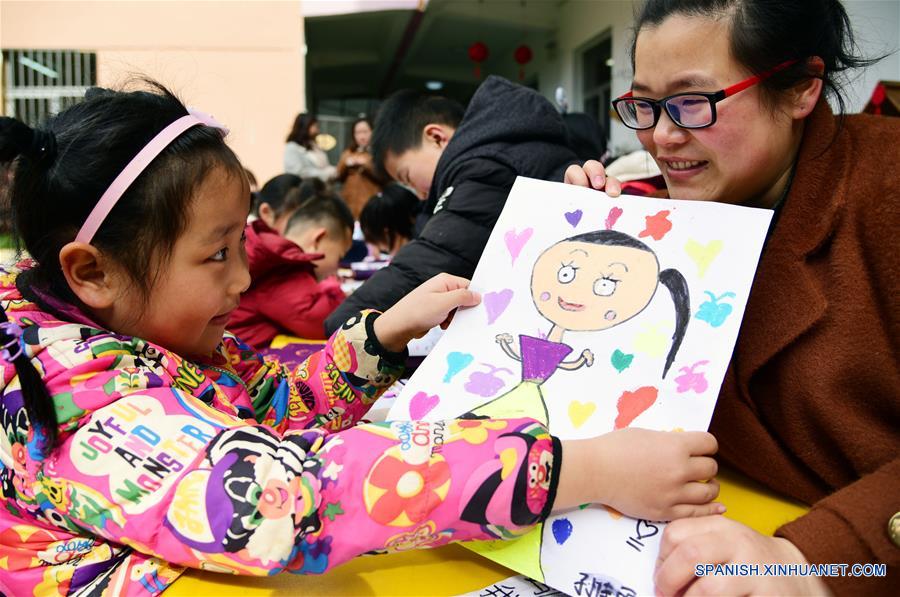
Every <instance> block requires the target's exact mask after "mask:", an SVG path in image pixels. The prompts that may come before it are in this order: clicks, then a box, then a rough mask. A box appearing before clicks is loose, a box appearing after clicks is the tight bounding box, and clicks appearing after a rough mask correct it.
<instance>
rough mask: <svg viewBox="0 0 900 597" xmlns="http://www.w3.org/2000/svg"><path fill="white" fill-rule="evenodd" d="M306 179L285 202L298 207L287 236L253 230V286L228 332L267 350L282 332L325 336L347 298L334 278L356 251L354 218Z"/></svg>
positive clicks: (257, 226)
mask: <svg viewBox="0 0 900 597" xmlns="http://www.w3.org/2000/svg"><path fill="white" fill-rule="evenodd" d="M313 180H314V182H313V181H306V182H304V183H303V184H301V185H300V187H299V188H297V189H294V190H293V191H291V192H290V193H289V194H288V198H287V200H286V201H285V202H286V203H290V204H298V205H299V207H297V208H296V209H295V210H294V212H293V213H292V214H291V216H290V219H289V220H288V222H287V224H286V225H285V235H284V236H281V235H279V234H278V233H277V232H275V231H274V230H272V229H271V228H269V227H268V226H266V225H265V224H264V223H263V222H261V221H256V222H253V223H252V224H250V225H249V226H248V227H247V231H246V236H247V240H246V243H245V247H246V250H247V261H248V263H249V267H250V279H251V282H250V287H249V288H248V289H247V290H246V291H245V292H244V293H243V294H242V295H241V304H240V305H239V306H238V308H237V309H235V310H234V311H233V312H232V313H231V317H230V318H229V320H228V329H229V330H230V331H232V332H234V334H235V335H237V336H238V337H240V338H241V339H242V340H243V341H245V342H247V343H248V344H250V345H252V346H254V347H256V348H257V349H263V348H266V347H268V346H269V344H270V343H271V342H272V339H273V338H274V337H275V336H277V335H278V334H292V335H295V336H300V337H302V338H310V339H323V338H325V337H326V336H325V326H324V324H325V318H326V317H327V316H328V315H330V314H331V312H332V311H334V310H335V308H337V306H338V305H340V304H341V302H342V301H343V300H344V292H343V291H342V290H341V287H340V284H339V283H338V281H337V279H336V278H334V274H335V273H336V272H337V267H338V261H339V260H340V258H341V256H342V255H344V253H346V252H347V250H348V249H349V248H350V242H351V240H350V236H351V234H352V233H353V216H352V215H350V210H349V209H348V208H347V206H346V204H344V202H343V201H342V200H341V199H340V198H339V197H337V196H335V195H333V194H330V193H328V192H327V191H326V190H325V188H324V187H323V186H321V185H322V183H321V182H320V181H318V180H317V179H313Z"/></svg>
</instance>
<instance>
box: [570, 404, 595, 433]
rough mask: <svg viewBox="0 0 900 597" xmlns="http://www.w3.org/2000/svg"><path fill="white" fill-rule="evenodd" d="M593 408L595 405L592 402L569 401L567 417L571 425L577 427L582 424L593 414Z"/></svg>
mask: <svg viewBox="0 0 900 597" xmlns="http://www.w3.org/2000/svg"><path fill="white" fill-rule="evenodd" d="M595 410H597V405H596V404H594V403H593V402H587V403H582V402H578V401H577V400H573V401H572V402H570V403H569V419H570V420H571V421H572V426H573V427H575V429H578V428H579V427H581V426H582V425H584V422H585V421H587V420H588V418H590V416H591V415H592V414H594V411H595Z"/></svg>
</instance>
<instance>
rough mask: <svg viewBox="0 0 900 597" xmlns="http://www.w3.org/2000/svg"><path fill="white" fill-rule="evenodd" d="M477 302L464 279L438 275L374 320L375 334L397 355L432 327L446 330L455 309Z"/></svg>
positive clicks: (479, 297)
mask: <svg viewBox="0 0 900 597" xmlns="http://www.w3.org/2000/svg"><path fill="white" fill-rule="evenodd" d="M480 302H481V296H480V295H479V294H478V293H477V292H473V291H471V290H469V281H468V280H466V279H465V278H460V277H458V276H451V275H450V274H438V275H436V276H435V277H433V278H431V279H430V280H428V281H427V282H425V283H423V284H422V285H421V286H419V287H418V288H416V289H415V290H413V291H412V292H410V293H409V294H407V295H406V296H405V297H403V298H402V299H400V301H399V302H398V303H397V304H396V305H394V306H393V307H391V308H390V309H388V310H387V311H385V312H384V313H382V314H381V315H380V316H379V317H378V319H376V320H375V325H374V328H375V335H376V336H377V337H378V341H379V342H381V345H382V346H384V347H385V348H386V349H388V350H390V351H392V352H399V351H401V350H403V349H404V348H405V347H406V345H407V344H408V343H409V341H410V340H412V339H413V338H421V337H422V336H424V335H425V334H427V333H428V330H430V329H431V328H433V327H434V326H436V325H440V326H441V328H442V329H447V326H448V325H450V320H451V319H453V314H454V313H455V312H456V309H457V308H459V307H474V306H475V305H477V304H478V303H480Z"/></svg>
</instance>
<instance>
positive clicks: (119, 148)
mask: <svg viewBox="0 0 900 597" xmlns="http://www.w3.org/2000/svg"><path fill="white" fill-rule="evenodd" d="M144 83H145V84H146V85H147V86H148V87H149V90H147V91H129V92H126V91H110V90H106V89H100V88H92V89H89V90H88V92H87V93H86V94H85V99H84V101H83V102H81V103H79V104H75V105H74V106H72V107H70V108H68V109H66V110H64V111H63V112H60V113H59V114H58V115H56V116H54V117H52V118H50V119H49V120H48V121H47V122H46V123H45V124H44V125H43V126H40V127H38V128H36V129H32V128H31V127H29V126H27V125H25V124H23V123H22V122H19V121H18V120H15V119H12V118H5V117H4V118H0V162H3V163H6V162H11V167H12V169H13V170H12V173H13V178H12V185H11V189H10V202H11V208H12V216H13V222H14V224H15V236H16V241H17V246H18V247H19V248H20V249H21V248H23V247H24V248H25V249H26V250H27V252H28V253H29V254H30V256H31V257H32V258H33V259H34V260H35V262H36V263H35V264H34V266H33V267H32V268H30V269H28V270H26V271H25V272H23V274H21V275H20V277H19V280H18V283H19V285H20V287H22V286H23V285H24V286H26V287H35V288H37V289H40V291H41V292H43V293H47V294H49V295H51V296H53V297H55V298H58V299H61V300H62V301H64V302H66V303H69V304H72V305H75V306H77V307H79V308H81V309H82V310H86V309H85V307H84V305H82V304H81V302H80V301H79V300H78V298H77V297H76V296H75V294H74V293H73V292H72V290H71V289H70V288H69V286H68V284H67V283H66V279H65V277H64V276H63V273H62V269H61V267H60V263H59V252H60V250H61V249H62V247H63V246H65V245H66V244H67V243H69V242H71V241H73V240H74V239H75V235H76V233H77V232H78V230H79V229H80V228H81V226H82V224H83V223H84V221H85V220H86V219H87V216H88V214H89V213H90V211H91V210H92V209H93V207H94V205H95V204H96V203H97V201H98V200H99V199H100V196H101V195H102V194H103V192H104V191H105V190H106V189H107V187H109V185H110V183H112V181H113V179H115V178H116V176H118V174H119V173H120V172H121V171H122V169H123V168H124V167H125V166H126V164H128V162H130V161H131V159H132V158H134V156H135V155H136V154H137V153H138V152H139V151H140V150H141V149H142V148H143V147H144V146H145V145H146V144H147V143H148V142H149V141H150V140H151V139H152V138H153V137H154V136H156V134H157V133H159V132H160V131H161V130H162V129H163V128H165V127H166V126H168V125H169V124H171V123H172V122H174V121H175V120H177V119H178V118H180V117H182V116H185V115H186V114H187V109H186V108H185V106H184V104H182V103H181V101H179V100H178V98H177V97H175V95H173V94H172V93H171V92H170V91H169V90H167V89H166V88H164V87H163V86H161V85H159V84H157V83H154V82H152V81H145V82H144ZM219 167H224V168H225V169H226V171H227V172H228V173H229V174H230V175H232V176H238V177H243V168H242V166H241V164H240V162H239V161H238V159H237V157H236V156H235V155H234V153H233V152H232V151H231V150H230V149H229V148H228V146H227V145H225V142H224V141H223V139H222V136H221V134H220V132H219V131H218V130H217V129H214V128H211V127H207V126H194V127H191V128H190V129H188V130H187V131H185V132H184V133H182V134H181V135H180V136H179V137H178V138H177V139H175V140H174V141H173V142H172V143H170V144H169V145H168V147H166V148H165V149H164V150H163V151H162V152H161V153H160V154H159V156H157V157H156V158H155V159H154V160H153V161H152V162H151V163H150V165H149V166H147V168H146V169H145V170H144V171H143V172H142V173H141V175H140V176H138V177H137V179H136V180H135V181H134V182H133V183H132V184H131V186H130V187H129V188H128V190H126V191H125V193H123V194H122V196H121V198H120V199H119V201H118V203H116V205H115V207H113V209H112V210H111V211H110V213H109V215H108V216H107V217H106V220H105V221H104V222H103V224H102V225H101V226H100V228H99V230H97V233H96V234H95V235H94V238H93V240H92V241H91V244H92V245H94V246H95V247H97V248H98V249H100V250H101V251H103V253H104V254H105V255H107V256H109V257H110V258H111V259H114V260H115V261H116V262H117V263H118V264H119V265H121V266H122V268H123V269H124V270H125V271H126V272H127V273H128V275H129V277H130V278H131V281H132V283H133V284H134V287H135V288H136V289H137V290H138V291H139V294H140V296H141V297H142V298H143V299H144V300H145V301H146V300H147V299H148V298H149V293H150V289H151V288H152V286H153V284H154V282H155V280H156V277H157V276H158V275H159V272H160V270H161V266H162V265H163V264H164V263H165V262H166V261H167V260H168V258H169V256H170V255H171V251H172V247H173V246H174V245H175V241H176V240H177V239H178V237H179V236H180V235H181V233H182V232H183V231H184V229H185V227H186V225H187V216H188V210H189V208H190V201H191V198H192V197H193V196H194V194H195V192H196V190H197V189H198V187H199V186H200V185H201V184H202V183H203V181H204V180H205V179H206V177H207V175H208V174H209V173H210V172H211V171H212V170H213V169H214V168H219ZM136 315H137V316H139V314H136ZM15 365H16V370H17V372H19V375H20V379H21V380H22V390H23V393H24V394H25V397H26V400H25V403H26V405H28V408H29V411H28V412H29V416H30V417H32V422H37V423H38V424H40V425H42V426H43V427H44V429H45V433H46V434H47V435H48V436H49V437H50V438H51V441H50V443H49V444H48V445H49V446H50V447H51V448H52V446H53V439H52V438H54V437H55V428H56V426H55V419H54V418H53V417H52V416H49V417H48V416H45V415H47V413H49V414H50V415H52V413H53V409H52V403H51V404H50V405H49V406H48V405H47V404H46V403H45V401H47V400H49V398H47V393H46V389H44V388H43V384H42V383H37V384H32V383H30V382H29V383H26V382H27V381H28V379H30V378H31V377H32V376H30V375H28V374H27V373H23V372H24V371H25V369H26V368H30V367H32V365H31V363H30V361H27V360H25V361H24V363H23V361H22V360H21V359H16V360H15ZM37 381H38V382H40V378H39V377H38V378H37ZM37 386H40V387H37ZM45 406H47V408H43V407H45ZM42 413H43V414H42Z"/></svg>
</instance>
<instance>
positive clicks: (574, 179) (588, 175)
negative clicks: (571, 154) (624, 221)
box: [563, 160, 622, 197]
mask: <svg viewBox="0 0 900 597" xmlns="http://www.w3.org/2000/svg"><path fill="white" fill-rule="evenodd" d="M563 182H565V183H566V184H573V185H576V186H579V187H587V188H589V189H596V190H598V191H605V192H606V194H607V195H609V196H610V197H618V196H619V195H621V194H622V183H621V182H619V180H618V179H617V178H615V177H613V176H607V175H606V169H605V168H603V164H601V163H600V162H598V161H597V160H588V161H586V162H585V163H584V165H583V166H576V165H572V166H569V167H568V168H566V176H565V178H563Z"/></svg>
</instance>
